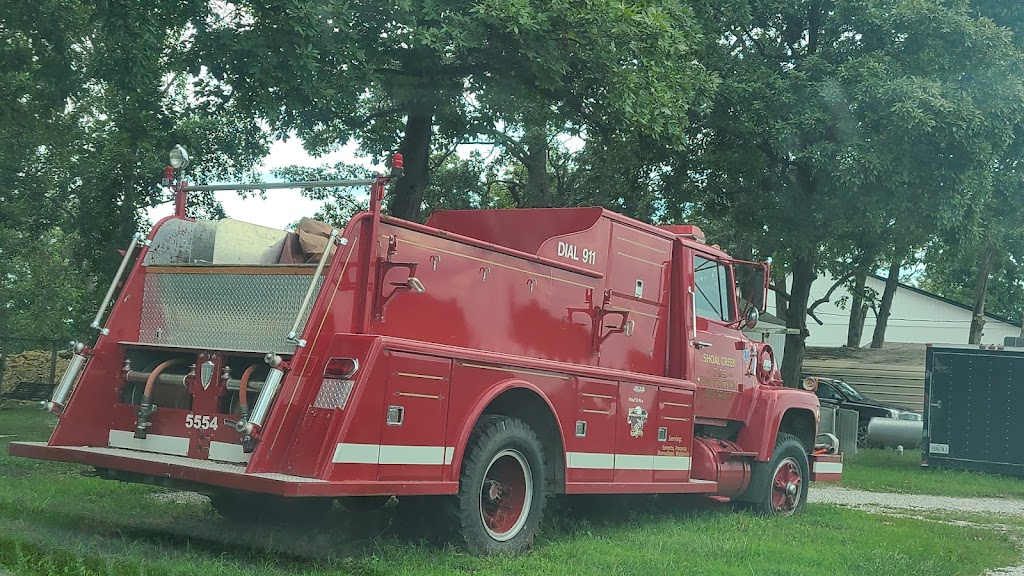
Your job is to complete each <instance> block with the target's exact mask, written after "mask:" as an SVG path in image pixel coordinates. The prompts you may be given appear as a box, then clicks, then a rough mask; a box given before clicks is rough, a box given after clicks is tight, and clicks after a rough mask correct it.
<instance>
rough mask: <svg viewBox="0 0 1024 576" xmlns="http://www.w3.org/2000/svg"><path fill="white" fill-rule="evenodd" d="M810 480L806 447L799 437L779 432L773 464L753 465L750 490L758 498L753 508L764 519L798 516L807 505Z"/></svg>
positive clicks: (752, 503) (759, 463) (752, 505)
mask: <svg viewBox="0 0 1024 576" xmlns="http://www.w3.org/2000/svg"><path fill="white" fill-rule="evenodd" d="M810 477H811V474H810V467H809V466H808V465H807V453H806V452H805V451H804V445H803V443H802V442H800V440H799V439H797V437H796V436H793V435H791V434H786V433H784V432H780V433H779V437H778V440H776V442H775V451H774V452H772V458H771V460H769V461H768V463H767V464H765V463H763V462H755V463H754V465H753V469H752V470H751V478H750V485H751V486H750V487H751V489H752V490H755V491H756V492H754V494H756V495H757V497H756V499H755V500H754V501H752V502H750V505H751V506H750V507H751V508H752V509H753V510H754V511H756V512H758V513H760V514H764V515H765V516H790V515H792V514H796V513H797V512H799V511H800V510H801V509H803V507H804V503H806V502H807V487H808V484H809V482H810Z"/></svg>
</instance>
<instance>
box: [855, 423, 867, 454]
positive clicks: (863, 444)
mask: <svg viewBox="0 0 1024 576" xmlns="http://www.w3.org/2000/svg"><path fill="white" fill-rule="evenodd" d="M867 446H868V422H867V421H866V420H865V421H862V422H859V423H857V447H858V448H867Z"/></svg>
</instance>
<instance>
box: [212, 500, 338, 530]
mask: <svg viewBox="0 0 1024 576" xmlns="http://www.w3.org/2000/svg"><path fill="white" fill-rule="evenodd" d="M332 505H333V502H332V501H331V499H330V498H285V497H282V496H273V495H270V494H254V493H251V492H220V493H217V494H213V495H212V496H210V506H212V507H213V509H214V510H216V511H217V513H218V514H220V515H221V516H223V517H224V519H225V520H228V521H229V522H233V523H239V524H242V523H251V524H261V523H268V522H269V523H273V524H306V523H317V522H323V521H325V520H327V517H328V515H329V514H330V512H331V507H332Z"/></svg>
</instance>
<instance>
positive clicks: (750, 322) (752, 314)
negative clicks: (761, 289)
mask: <svg viewBox="0 0 1024 576" xmlns="http://www.w3.org/2000/svg"><path fill="white" fill-rule="evenodd" d="M760 319H761V313H760V312H758V311H757V307H756V306H751V307H750V308H747V314H746V316H745V317H744V318H743V323H744V324H743V325H744V327H745V328H746V329H747V330H752V329H753V328H754V326H757V321H758V320H760Z"/></svg>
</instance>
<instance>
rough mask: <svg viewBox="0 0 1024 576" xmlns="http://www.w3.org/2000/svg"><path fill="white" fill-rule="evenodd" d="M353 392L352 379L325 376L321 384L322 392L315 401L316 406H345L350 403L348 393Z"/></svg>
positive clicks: (328, 407) (330, 407)
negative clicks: (335, 378) (336, 378)
mask: <svg viewBox="0 0 1024 576" xmlns="http://www.w3.org/2000/svg"><path fill="white" fill-rule="evenodd" d="M351 393H352V381H351V380H333V379H331V378H324V380H323V382H322V383H321V384H320V392H319V393H317V395H316V400H314V401H313V407H314V408H327V409H334V408H344V407H345V405H346V404H348V395H349V394H351Z"/></svg>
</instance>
